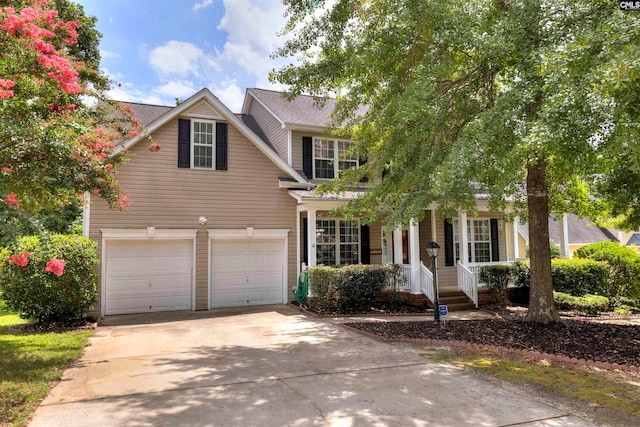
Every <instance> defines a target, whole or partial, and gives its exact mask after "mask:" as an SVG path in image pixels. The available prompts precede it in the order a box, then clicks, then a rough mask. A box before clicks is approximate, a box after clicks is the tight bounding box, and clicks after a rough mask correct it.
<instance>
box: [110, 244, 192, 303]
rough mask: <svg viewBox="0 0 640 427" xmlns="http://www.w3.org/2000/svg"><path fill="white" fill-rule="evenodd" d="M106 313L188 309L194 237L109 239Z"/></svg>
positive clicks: (190, 301)
mask: <svg viewBox="0 0 640 427" xmlns="http://www.w3.org/2000/svg"><path fill="white" fill-rule="evenodd" d="M106 256H107V261H106V264H107V267H106V272H105V273H106V280H105V293H106V298H105V300H106V302H105V304H106V310H105V314H124V313H141V312H150V311H167V310H188V309H191V306H192V275H193V273H192V272H193V241H192V240H131V241H129V240H114V241H109V242H107V254H106Z"/></svg>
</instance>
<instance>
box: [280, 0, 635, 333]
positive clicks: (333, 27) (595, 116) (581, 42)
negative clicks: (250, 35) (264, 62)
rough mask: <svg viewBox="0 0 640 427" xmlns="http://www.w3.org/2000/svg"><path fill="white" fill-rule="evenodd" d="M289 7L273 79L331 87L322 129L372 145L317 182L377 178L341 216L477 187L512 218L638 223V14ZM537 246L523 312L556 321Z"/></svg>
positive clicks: (574, 7)
mask: <svg viewBox="0 0 640 427" xmlns="http://www.w3.org/2000/svg"><path fill="white" fill-rule="evenodd" d="M285 4H286V5H287V7H288V11H287V15H288V17H289V22H288V24H287V26H286V28H285V31H286V32H288V33H290V35H291V37H290V39H289V41H288V42H287V43H286V44H285V45H284V47H283V48H281V49H279V50H278V51H277V52H276V55H277V56H280V57H284V58H295V60H296V65H287V66H284V67H282V68H281V69H279V70H275V71H273V72H272V73H271V75H270V78H271V79H272V80H273V81H276V82H278V83H281V84H285V85H288V86H289V91H290V95H291V96H296V95H299V94H301V93H307V94H311V95H315V96H319V97H326V96H331V95H333V94H340V96H339V98H338V105H337V107H336V109H335V111H334V114H333V117H332V118H333V122H332V127H331V129H330V133H333V134H341V135H348V136H351V137H352V138H353V139H354V140H355V141H356V144H355V146H354V148H353V153H352V154H354V155H356V156H360V157H362V156H364V155H365V154H366V156H367V158H368V162H367V163H366V164H364V165H361V166H359V167H357V168H351V169H349V170H347V171H346V172H345V173H344V174H342V176H341V177H340V178H339V179H337V180H332V181H330V182H328V183H326V184H324V185H322V186H320V188H319V191H320V192H340V191H344V190H346V189H349V188H352V187H357V186H360V178H361V177H362V176H367V177H369V179H370V181H373V180H376V181H377V185H376V186H374V187H373V188H372V189H371V190H370V191H369V192H367V193H366V194H365V195H364V196H363V197H358V198H356V199H354V200H352V201H350V202H349V203H348V204H347V205H346V206H345V207H344V208H341V209H339V210H338V213H340V214H344V215H348V216H356V215H364V220H365V221H366V222H373V221H375V220H376V219H379V218H383V219H384V221H385V222H386V223H387V224H390V225H398V224H408V223H409V221H410V220H411V219H415V220H421V219H422V218H424V215H425V213H424V212H425V209H428V207H429V206H432V205H437V206H438V207H439V209H440V210H441V211H443V212H450V211H452V210H457V209H458V210H463V211H467V212H474V211H475V210H476V209H477V204H476V193H477V191H478V187H481V188H482V189H483V190H484V191H486V192H487V193H488V199H489V203H490V207H491V208H492V209H494V210H503V209H504V208H505V206H506V205H507V204H512V205H513V207H514V212H515V213H517V214H519V215H520V216H522V217H524V216H526V215H527V213H528V211H527V209H525V208H526V207H527V205H531V204H532V203H533V204H535V203H536V202H537V203H538V206H536V207H535V209H534V210H533V212H541V211H543V212H544V215H546V211H547V208H550V210H551V211H552V212H553V213H557V214H561V213H569V212H573V213H576V214H580V215H583V216H590V217H597V216H599V215H601V216H603V217H608V216H611V215H616V216H617V215H619V216H620V217H621V218H626V222H625V225H627V226H629V227H631V226H633V225H634V224H635V226H636V227H637V226H639V225H640V200H639V197H640V196H638V195H639V194H640V191H637V190H638V188H640V148H639V146H638V144H634V143H632V141H638V140H640V126H638V123H639V122H640V108H638V105H640V50H638V49H637V48H636V46H639V45H640V25H638V16H637V14H633V13H627V12H624V11H620V10H619V8H618V7H616V5H614V4H613V2H611V1H608V0H571V1H569V0H559V1H553V2H550V1H523V2H505V1H492V0H470V1H466V2H462V3H461V2H451V1H447V0H422V1H413V0H361V1H357V2H353V1H351V0H338V1H336V2H331V3H329V2H324V1H308V0H285ZM425 11H428V13H425ZM363 104H366V105H367V106H368V109H366V111H364V112H363V109H362V108H361V107H362V105H363ZM383 170H384V171H386V174H385V176H384V178H381V176H382V171H383ZM532 172H535V173H532ZM528 177H529V178H532V179H531V180H528V179H527V178H528ZM534 178H535V179H534ZM543 178H544V179H543ZM627 180H628V181H627ZM525 183H526V185H525ZM531 185H534V186H535V188H529V187H531ZM621 187H624V190H622V191H618V189H619V188H621ZM594 195H595V196H596V197H592V196H594ZM547 196H548V199H547ZM540 207H543V208H544V209H538V208H540ZM536 224H537V225H536V227H538V229H532V230H531V233H532V235H537V236H540V235H541V236H546V235H548V224H546V223H543V222H537V221H536ZM535 252H536V253H533V254H532V260H535V262H533V263H532V266H533V271H532V274H533V275H534V279H535V280H533V281H532V283H534V286H533V287H532V296H534V299H535V301H536V304H537V303H538V302H539V301H541V300H543V301H542V302H541V303H540V306H539V307H536V308H535V309H534V311H536V313H535V314H534V315H532V316H531V317H530V318H531V319H540V320H541V321H552V320H556V316H554V313H553V304H552V295H551V277H550V275H549V272H548V268H544V266H546V262H547V261H548V255H547V254H546V251H542V250H536V251H535ZM528 317H529V316H528Z"/></svg>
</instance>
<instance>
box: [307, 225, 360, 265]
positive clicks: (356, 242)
mask: <svg viewBox="0 0 640 427" xmlns="http://www.w3.org/2000/svg"><path fill="white" fill-rule="evenodd" d="M316 262H317V263H318V264H324V265H341V264H358V263H359V262H360V222H359V221H357V220H344V219H318V220H316Z"/></svg>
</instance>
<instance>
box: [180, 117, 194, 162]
mask: <svg viewBox="0 0 640 427" xmlns="http://www.w3.org/2000/svg"><path fill="white" fill-rule="evenodd" d="M178 167H179V168H189V167H191V120H189V119H178Z"/></svg>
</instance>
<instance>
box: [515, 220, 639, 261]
mask: <svg viewBox="0 0 640 427" xmlns="http://www.w3.org/2000/svg"><path fill="white" fill-rule="evenodd" d="M549 238H550V239H551V242H552V243H553V244H554V245H558V246H560V248H561V251H562V250H563V248H565V247H566V249H565V253H564V254H563V255H564V257H565V258H571V257H573V253H574V252H575V251H577V250H578V249H580V248H581V247H583V246H586V245H588V244H591V243H597V242H616V243H620V244H623V245H626V246H629V247H633V248H634V249H636V250H637V247H638V243H640V235H639V234H638V233H633V232H632V233H625V232H621V231H618V230H616V229H613V228H605V227H599V226H597V225H595V224H594V223H593V222H592V221H591V220H590V219H588V218H579V217H578V216H577V215H574V214H567V215H565V216H564V218H563V217H561V218H559V219H555V218H553V217H551V216H550V217H549ZM518 240H519V244H518V258H525V257H526V248H527V247H528V246H529V224H528V223H524V224H518Z"/></svg>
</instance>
